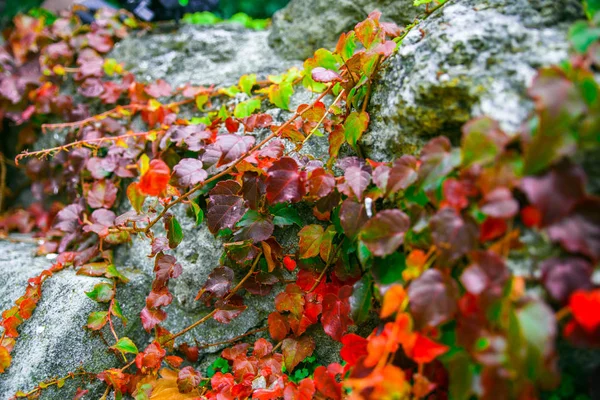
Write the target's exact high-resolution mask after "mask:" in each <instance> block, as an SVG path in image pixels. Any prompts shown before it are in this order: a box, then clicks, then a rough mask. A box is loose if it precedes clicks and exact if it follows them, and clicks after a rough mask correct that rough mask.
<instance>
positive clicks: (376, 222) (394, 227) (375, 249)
mask: <svg viewBox="0 0 600 400" xmlns="http://www.w3.org/2000/svg"><path fill="white" fill-rule="evenodd" d="M409 227H410V219H409V218H408V216H407V215H406V214H404V213H403V212H402V211H400V210H383V211H380V212H379V213H377V215H375V217H373V218H371V219H370V220H368V221H367V223H366V224H364V225H363V227H362V229H361V230H360V233H359V235H358V237H359V239H360V240H361V241H362V242H363V243H365V245H366V246H367V248H368V249H369V250H370V251H371V252H372V253H373V254H374V255H376V256H378V257H385V256H388V255H390V254H392V253H393V252H394V251H396V249H397V248H398V246H400V245H401V244H402V243H403V242H404V234H405V233H406V231H407V230H408V228H409Z"/></svg>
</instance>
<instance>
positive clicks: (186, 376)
mask: <svg viewBox="0 0 600 400" xmlns="http://www.w3.org/2000/svg"><path fill="white" fill-rule="evenodd" d="M201 381H202V376H201V375H200V372H198V371H196V370H195V369H194V368H192V367H189V366H188V367H184V368H182V369H181V370H180V371H179V373H178V374H177V389H179V392H180V393H189V392H191V391H192V390H194V389H196V388H197V387H198V385H199V384H200V382H201Z"/></svg>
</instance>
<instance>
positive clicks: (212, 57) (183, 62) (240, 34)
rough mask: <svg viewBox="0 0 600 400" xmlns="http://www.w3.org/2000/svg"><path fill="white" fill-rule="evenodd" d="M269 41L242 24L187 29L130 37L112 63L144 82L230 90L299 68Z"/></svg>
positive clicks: (259, 32) (122, 44)
mask: <svg viewBox="0 0 600 400" xmlns="http://www.w3.org/2000/svg"><path fill="white" fill-rule="evenodd" d="M267 35H268V32H267V31H254V30H250V29H246V28H244V27H242V26H239V25H236V24H220V25H217V26H214V27H206V26H197V25H182V26H181V27H179V28H177V29H176V30H175V31H173V32H163V33H161V32H148V33H146V34H144V35H142V36H139V37H134V36H132V37H129V38H127V39H125V40H123V41H122V42H119V43H118V44H117V45H116V46H115V48H114V50H113V51H112V53H111V57H114V58H115V59H117V60H118V61H119V62H123V63H124V64H125V69H127V70H128V71H130V72H132V73H134V74H135V75H136V77H138V79H141V80H147V81H153V80H156V79H164V80H166V81H167V82H169V83H170V84H171V85H173V86H181V85H184V84H186V83H191V84H195V85H213V84H214V85H217V86H225V85H232V84H236V83H237V81H238V79H239V77H240V76H242V75H244V74H251V73H253V74H257V75H258V79H265V78H266V76H267V75H268V74H279V73H281V72H283V71H285V70H287V69H288V68H290V67H292V66H294V65H295V64H294V63H292V62H290V61H285V60H283V59H281V58H280V57H279V56H277V54H275V52H273V50H272V49H271V48H269V45H268V43H267Z"/></svg>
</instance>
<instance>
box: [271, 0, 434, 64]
mask: <svg viewBox="0 0 600 400" xmlns="http://www.w3.org/2000/svg"><path fill="white" fill-rule="evenodd" d="M374 10H379V11H381V12H382V13H383V20H384V21H394V22H396V23H397V24H398V25H400V26H404V25H407V24H409V23H411V22H412V21H413V20H414V19H415V17H416V16H417V15H418V14H420V13H421V12H423V11H424V10H425V6H421V7H414V6H413V0H335V1H334V0H292V1H291V2H290V3H289V4H288V5H287V7H285V8H284V9H282V10H279V11H278V12H277V13H275V15H274V16H273V26H272V29H271V33H270V34H269V43H270V44H271V46H272V47H273V48H274V49H275V50H276V51H277V54H279V55H280V56H283V57H285V58H288V59H300V60H304V59H306V58H308V57H312V55H313V52H314V51H315V50H317V49H319V48H321V47H325V48H333V47H335V44H336V43H337V40H338V38H339V35H340V33H342V32H346V31H349V30H351V29H353V28H354V25H356V23H358V22H360V21H362V20H364V19H365V18H366V17H367V15H368V14H369V13H370V12H371V11H374Z"/></svg>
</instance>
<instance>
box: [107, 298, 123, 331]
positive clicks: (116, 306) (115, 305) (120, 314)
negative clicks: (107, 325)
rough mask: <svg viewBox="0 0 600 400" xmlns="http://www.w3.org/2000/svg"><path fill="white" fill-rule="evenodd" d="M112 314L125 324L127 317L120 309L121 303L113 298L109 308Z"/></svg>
mask: <svg viewBox="0 0 600 400" xmlns="http://www.w3.org/2000/svg"><path fill="white" fill-rule="evenodd" d="M110 310H111V313H112V315H114V316H115V317H117V318H119V319H120V320H121V322H122V323H123V325H127V318H125V316H124V315H123V310H122V309H121V304H119V302H118V301H117V299H113V303H112V306H111V308H110Z"/></svg>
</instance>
